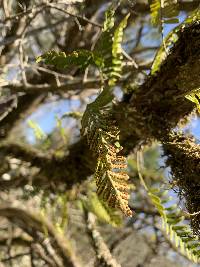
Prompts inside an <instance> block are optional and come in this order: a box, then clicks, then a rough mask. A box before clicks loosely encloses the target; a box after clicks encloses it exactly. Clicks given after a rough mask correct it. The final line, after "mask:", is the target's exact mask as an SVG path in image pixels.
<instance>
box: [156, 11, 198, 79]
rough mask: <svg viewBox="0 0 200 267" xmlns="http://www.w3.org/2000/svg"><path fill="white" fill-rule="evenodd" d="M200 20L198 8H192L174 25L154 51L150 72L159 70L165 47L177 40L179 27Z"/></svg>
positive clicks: (163, 58) (167, 47)
mask: <svg viewBox="0 0 200 267" xmlns="http://www.w3.org/2000/svg"><path fill="white" fill-rule="evenodd" d="M197 20H200V9H199V8H197V9H196V10H194V11H193V12H192V13H191V14H190V15H189V16H188V17H187V18H186V19H185V20H184V21H183V22H182V23H181V24H180V25H178V26H177V27H175V28H174V29H173V30H172V31H171V32H170V33H169V34H168V35H167V36H166V37H165V39H164V40H163V42H164V43H165V46H164V45H162V46H161V47H160V48H159V50H158V51H157V53H156V56H155V58H154V61H153V64H152V67H151V74H154V73H155V72H156V71H158V70H159V68H160V66H161V64H162V62H163V61H164V60H165V58H166V56H167V54H166V49H167V50H168V49H169V48H170V47H171V46H172V45H173V44H174V43H175V42H176V41H177V40H178V32H179V31H180V29H181V28H184V27H186V26H188V25H189V24H191V23H193V21H197Z"/></svg>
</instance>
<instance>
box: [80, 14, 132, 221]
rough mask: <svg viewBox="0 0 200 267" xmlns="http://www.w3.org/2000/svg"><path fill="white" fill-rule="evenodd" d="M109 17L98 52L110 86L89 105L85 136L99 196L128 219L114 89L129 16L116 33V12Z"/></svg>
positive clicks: (128, 209) (125, 178)
mask: <svg viewBox="0 0 200 267" xmlns="http://www.w3.org/2000/svg"><path fill="white" fill-rule="evenodd" d="M105 17H106V19H105V22H104V26H103V33H102V36H101V38H100V40H99V46H98V47H97V48H96V49H97V50H99V51H101V54H99V55H100V57H101V58H102V59H103V61H102V62H103V65H102V66H101V71H102V73H103V75H104V77H106V78H108V86H107V87H105V88H103V91H102V93H101V94H100V95H99V96H98V97H97V98H96V100H95V101H94V102H93V103H91V104H89V105H87V108H86V111H85V113H84V115H83V118H82V134H83V135H86V136H87V142H88V145H89V147H90V149H91V150H92V151H93V152H94V153H95V154H96V156H97V166H96V170H95V174H94V178H95V180H96V185H97V195H98V196H99V197H100V198H102V199H103V200H105V201H106V202H107V204H108V205H109V207H111V208H117V207H118V208H120V209H121V210H122V212H123V213H124V214H125V215H126V216H131V215H132V211H131V210H130V208H129V206H128V199H129V185H128V183H127V180H128V178H129V177H128V175H127V174H126V167H127V164H126V160H125V158H124V157H123V156H121V155H119V152H120V151H121V150H122V147H121V146H120V144H119V129H118V127H117V125H116V123H115V121H114V119H113V117H112V112H111V106H112V100H113V98H114V96H113V94H112V89H113V88H112V86H114V85H115V84H116V82H117V80H118V79H119V77H120V75H121V71H122V49H121V42H122V38H123V30H124V28H125V27H126V24H127V19H128V17H129V15H127V16H126V17H125V18H124V19H123V20H122V22H121V23H120V24H119V26H118V27H117V28H116V30H114V29H113V27H114V11H113V10H111V9H109V10H108V11H107V12H106V16H105Z"/></svg>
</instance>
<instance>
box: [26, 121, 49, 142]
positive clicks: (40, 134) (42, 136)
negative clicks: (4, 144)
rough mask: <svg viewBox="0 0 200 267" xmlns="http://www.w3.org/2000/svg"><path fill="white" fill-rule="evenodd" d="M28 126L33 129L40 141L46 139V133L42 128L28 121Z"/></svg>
mask: <svg viewBox="0 0 200 267" xmlns="http://www.w3.org/2000/svg"><path fill="white" fill-rule="evenodd" d="M28 126H29V127H30V128H32V129H33V131H34V134H35V137H36V138H37V139H38V140H42V139H45V138H46V134H45V132H44V131H43V130H42V129H41V127H40V126H39V125H38V124H37V123H36V122H34V121H32V120H28Z"/></svg>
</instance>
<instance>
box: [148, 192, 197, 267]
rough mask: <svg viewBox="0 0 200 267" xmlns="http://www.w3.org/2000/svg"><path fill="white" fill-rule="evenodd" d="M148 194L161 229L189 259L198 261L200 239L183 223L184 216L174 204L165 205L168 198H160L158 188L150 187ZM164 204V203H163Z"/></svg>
mask: <svg viewBox="0 0 200 267" xmlns="http://www.w3.org/2000/svg"><path fill="white" fill-rule="evenodd" d="M148 195H149V197H150V199H151V201H152V203H153V204H154V206H155V207H156V209H157V210H158V212H159V213H160V216H161V218H162V229H163V230H164V231H165V232H166V234H167V236H168V238H169V240H170V241H171V242H172V243H173V244H174V245H175V246H176V247H177V248H179V249H180V252H181V254H183V255H185V256H186V257H187V258H188V259H189V260H191V261H193V262H195V263H198V262H199V259H200V241H199V239H198V236H196V235H194V234H193V232H192V230H191V228H190V226H189V225H186V224H184V219H185V218H184V216H182V214H181V211H180V209H178V208H177V206H176V205H172V206H168V207H166V204H167V203H168V202H169V201H170V199H166V198H165V199H162V193H161V191H160V190H154V189H150V190H149V191H148ZM164 204H165V205H164Z"/></svg>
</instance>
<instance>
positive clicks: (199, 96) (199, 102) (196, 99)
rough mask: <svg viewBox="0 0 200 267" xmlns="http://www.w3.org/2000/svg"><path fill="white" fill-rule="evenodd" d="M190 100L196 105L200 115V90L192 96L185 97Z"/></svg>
mask: <svg viewBox="0 0 200 267" xmlns="http://www.w3.org/2000/svg"><path fill="white" fill-rule="evenodd" d="M185 97H186V98H187V99H188V100H190V101H191V102H193V103H195V104H196V107H197V110H198V112H199V113H200V89H198V90H195V92H192V93H191V94H188V95H186V96H185Z"/></svg>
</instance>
